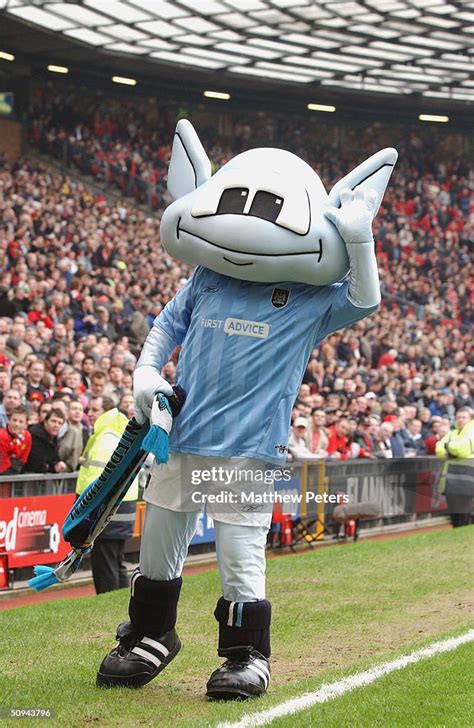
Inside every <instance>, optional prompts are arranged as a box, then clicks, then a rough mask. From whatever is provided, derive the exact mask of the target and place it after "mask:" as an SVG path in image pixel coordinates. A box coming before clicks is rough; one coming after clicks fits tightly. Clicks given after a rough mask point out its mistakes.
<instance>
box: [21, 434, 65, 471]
mask: <svg viewBox="0 0 474 728" xmlns="http://www.w3.org/2000/svg"><path fill="white" fill-rule="evenodd" d="M29 429H30V433H31V452H30V457H29V458H28V460H27V461H26V465H25V470H24V472H25V473H54V472H56V471H55V469H54V466H55V465H56V463H59V455H58V439H57V437H51V435H48V433H47V432H46V430H45V427H44V425H43V423H42V422H40V423H38V424H37V425H32V426H31V427H30V428H29Z"/></svg>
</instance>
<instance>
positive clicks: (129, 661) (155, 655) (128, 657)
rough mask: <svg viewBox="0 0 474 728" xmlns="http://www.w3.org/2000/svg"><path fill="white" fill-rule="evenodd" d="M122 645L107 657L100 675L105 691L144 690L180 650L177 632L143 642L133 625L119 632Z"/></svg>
mask: <svg viewBox="0 0 474 728" xmlns="http://www.w3.org/2000/svg"><path fill="white" fill-rule="evenodd" d="M117 639H118V641H119V644H118V646H117V647H114V649H113V650H111V651H110V652H109V654H108V655H106V656H105V657H104V659H103V660H102V663H101V665H100V667H99V671H98V673H97V685H98V686H99V687H103V688H111V687H125V688H141V687H142V686H143V685H146V684H147V683H149V682H150V680H153V678H155V677H156V676H157V675H159V673H160V672H161V671H162V670H164V669H165V667H166V666H167V665H169V663H170V662H171V660H172V659H173V658H174V657H176V655H177V654H178V652H179V651H180V649H181V642H180V640H179V637H178V635H177V634H176V630H175V629H172V630H170V631H169V632H165V634H163V635H158V636H155V635H147V636H145V637H142V638H141V639H140V638H139V637H138V635H137V634H136V633H135V631H134V629H133V627H132V624H131V622H123V623H122V624H120V625H119V627H118V629H117Z"/></svg>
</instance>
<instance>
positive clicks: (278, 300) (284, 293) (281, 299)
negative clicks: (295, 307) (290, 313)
mask: <svg viewBox="0 0 474 728" xmlns="http://www.w3.org/2000/svg"><path fill="white" fill-rule="evenodd" d="M289 297H290V292H289V291H288V290H286V289H285V288H274V289H273V293H272V306H274V307H275V308H284V307H285V306H286V304H287V303H288V299H289Z"/></svg>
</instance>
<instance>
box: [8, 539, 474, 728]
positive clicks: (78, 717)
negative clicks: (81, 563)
mask: <svg viewBox="0 0 474 728" xmlns="http://www.w3.org/2000/svg"><path fill="white" fill-rule="evenodd" d="M473 567H474V528H472V527H471V528H462V529H456V530H453V531H451V530H450V531H443V532H433V533H429V532H426V533H421V534H416V535H414V536H410V537H409V538H397V539H390V540H387V541H371V542H359V543H357V544H346V545H344V546H337V547H334V548H328V549H320V550H315V551H313V552H304V553H298V554H295V555H289V556H286V557H283V558H276V559H271V560H270V561H269V563H268V598H269V599H270V600H271V601H272V604H273V609H274V621H273V656H272V671H273V681H272V685H271V690H270V692H269V694H268V695H267V696H265V697H264V698H260V699H258V700H255V701H252V702H245V703H212V702H209V701H207V699H206V698H205V697H204V689H205V684H206V680H207V678H208V676H209V674H210V672H211V671H212V670H213V669H214V668H215V667H216V666H217V665H218V664H219V663H220V660H219V659H218V658H217V654H216V635H217V623H216V622H215V620H214V617H213V615H212V612H213V609H214V606H215V602H216V600H217V599H218V597H219V596H220V588H219V578H218V574H217V572H216V571H209V572H206V573H201V574H196V575H193V576H189V577H187V578H186V580H185V582H184V586H183V591H182V599H181V602H180V612H179V620H178V631H179V634H180V637H181V639H182V641H183V645H184V646H183V649H182V651H181V653H180V654H179V655H178V657H177V658H176V659H175V660H174V662H173V663H172V664H171V665H170V666H169V667H168V668H166V670H165V671H164V672H163V673H162V674H161V675H160V676H159V677H158V678H157V679H156V680H155V681H153V682H151V683H150V684H149V685H148V686H146V687H145V688H143V689H142V690H138V691H131V690H126V689H125V690H123V689H119V690H101V689H98V688H96V687H95V674H96V669H97V666H98V665H99V663H100V661H101V660H102V657H103V656H104V654H105V653H106V652H107V651H108V650H109V649H110V648H111V647H112V646H113V645H114V644H115V642H114V634H115V627H116V625H117V624H118V623H119V622H120V621H123V620H124V619H125V618H126V612H127V605H128V593H127V591H126V590H122V591H119V592H113V593H111V594H105V595H102V596H99V597H83V598H77V599H68V600H60V601H53V602H46V603H42V604H38V605H34V606H28V607H19V608H17V609H12V610H7V611H4V612H1V613H0V634H1V644H2V649H1V652H0V705H1V707H2V708H51V709H53V710H54V712H55V718H54V719H53V720H51V721H50V720H48V721H45V722H46V725H58V726H67V728H75V727H76V726H85V725H86V724H92V725H94V726H98V727H100V726H124V727H126V726H130V727H131V726H160V727H161V726H163V727H164V728H167V727H168V726H173V727H174V726H176V727H178V728H191V727H192V728H204V726H216V725H217V724H218V723H219V722H220V721H232V720H238V719H239V718H240V717H242V716H243V715H245V714H246V713H249V712H257V711H261V710H265V709H267V708H270V707H272V706H274V705H277V704H279V703H281V702H282V701H284V700H286V699H288V698H292V697H296V696H299V695H301V694H302V693H304V692H305V691H312V690H315V689H317V688H318V687H319V686H320V685H322V684H323V683H325V682H326V683H327V682H332V681H333V680H336V679H339V678H341V677H344V676H347V675H350V674H353V673H356V672H359V671H361V670H364V669H367V668H369V667H371V666H373V665H375V664H377V663H381V662H385V661H387V660H390V659H393V658H395V657H398V656H399V655H402V654H408V653H409V652H412V651H414V650H416V649H419V648H420V647H423V646H425V645H427V644H429V643H430V642H433V641H435V640H438V639H441V638H444V637H446V636H451V635H457V634H461V633H462V632H465V631H466V630H467V629H468V628H469V627H472V626H473V621H474V620H473V611H472V607H473V604H472V602H473V591H472V574H473V573H474V568H473ZM473 652H474V647H473V645H472V644H469V645H465V646H463V647H460V648H458V649H457V650H455V651H454V652H450V653H446V654H444V655H439V656H437V657H434V658H431V659H430V660H426V661H424V662H422V663H418V664H417V665H412V666H410V667H407V668H405V669H403V670H401V671H399V672H396V673H392V674H391V675H388V676H386V677H384V678H382V679H381V680H379V681H377V682H375V683H373V684H372V685H370V686H368V687H363V688H359V689H357V690H355V691H353V692H351V693H349V694H346V695H345V696H343V697H341V698H337V699H336V700H333V701H331V702H330V703H326V704H323V705H318V706H315V707H313V708H311V709H309V710H308V711H305V712H302V713H298V714H295V715H293V716H289V717H288V718H281V719H279V720H277V721H275V722H274V723H273V724H272V725H274V726H292V727H293V726H305V725H321V726H324V727H325V728H327V727H332V726H334V728H336V726H337V727H338V728H344V727H347V728H352V727H353V726H354V727H359V726H360V728H362V727H363V728H369V727H370V726H384V728H385V727H386V726H390V728H392V727H395V728H398V727H399V726H400V727H402V726H403V727H405V726H417V727H420V726H421V727H424V726H426V727H427V728H428V726H430V728H431V727H433V726H453V728H454V726H456V728H458V727H459V728H464V726H466V727H467V726H472V725H474V706H473V697H472V695H473V691H472V689H471V690H469V687H468V680H469V679H470V680H471V682H472V674H473V669H474V666H473ZM469 676H470V677H469ZM3 724H4V725H18V721H13V720H11V721H10V720H4V721H3Z"/></svg>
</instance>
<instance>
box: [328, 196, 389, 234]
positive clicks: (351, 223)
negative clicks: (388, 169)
mask: <svg viewBox="0 0 474 728" xmlns="http://www.w3.org/2000/svg"><path fill="white" fill-rule="evenodd" d="M377 200H378V195H377V193H376V192H375V190H369V191H368V192H364V190H362V189H361V188H360V187H358V188H356V190H355V192H353V191H352V190H350V189H348V188H347V187H346V188H345V189H343V190H342V191H341V207H340V208H337V207H329V208H328V209H327V210H326V212H325V213H324V214H325V216H326V217H327V219H328V220H330V221H331V222H332V223H333V224H334V225H335V226H336V227H337V229H338V232H339V235H340V236H341V238H342V239H343V240H344V242H345V243H368V242H370V241H371V240H372V239H373V236H372V221H373V219H374V217H375V211H376V210H377Z"/></svg>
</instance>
